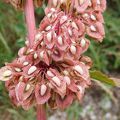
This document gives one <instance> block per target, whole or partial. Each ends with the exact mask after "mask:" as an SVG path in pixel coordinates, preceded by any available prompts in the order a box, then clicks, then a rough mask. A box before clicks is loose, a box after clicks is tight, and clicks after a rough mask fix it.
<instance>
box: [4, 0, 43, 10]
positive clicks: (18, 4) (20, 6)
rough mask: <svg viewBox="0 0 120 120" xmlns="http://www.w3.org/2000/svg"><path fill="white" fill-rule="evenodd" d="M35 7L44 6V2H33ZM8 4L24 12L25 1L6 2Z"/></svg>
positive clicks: (11, 0) (40, 0) (41, 0)
mask: <svg viewBox="0 0 120 120" xmlns="http://www.w3.org/2000/svg"><path fill="white" fill-rule="evenodd" d="M33 1H34V5H35V7H40V6H42V3H43V0H33ZM5 2H6V3H10V4H11V5H12V6H13V7H14V8H15V9H19V10H23V8H24V4H25V0H5Z"/></svg>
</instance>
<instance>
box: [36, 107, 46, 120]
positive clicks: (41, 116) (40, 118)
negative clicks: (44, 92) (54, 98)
mask: <svg viewBox="0 0 120 120" xmlns="http://www.w3.org/2000/svg"><path fill="white" fill-rule="evenodd" d="M37 120H46V111H45V106H44V105H37Z"/></svg>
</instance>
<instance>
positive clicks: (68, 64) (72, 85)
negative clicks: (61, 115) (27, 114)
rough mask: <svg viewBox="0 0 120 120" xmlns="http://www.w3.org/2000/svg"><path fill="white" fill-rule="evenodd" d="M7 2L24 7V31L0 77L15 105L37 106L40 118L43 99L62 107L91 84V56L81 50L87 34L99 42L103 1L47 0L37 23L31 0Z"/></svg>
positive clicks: (85, 42) (43, 117)
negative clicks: (19, 45) (22, 41)
mask: <svg viewBox="0 0 120 120" xmlns="http://www.w3.org/2000/svg"><path fill="white" fill-rule="evenodd" d="M8 2H10V3H12V4H13V5H14V6H15V7H16V8H22V9H23V10H24V11H25V17H26V25H27V28H28V36H27V40H26V42H25V43H26V45H25V46H24V47H23V48H21V49H20V50H19V51H18V57H17V58H16V59H15V60H14V61H13V62H12V63H6V65H5V67H3V68H1V70H0V80H2V81H5V86H6V88H7V90H8V92H9V96H10V98H11V100H12V102H13V103H14V104H15V105H16V106H22V107H23V108H24V109H25V110H28V109H29V108H30V107H31V106H37V108H38V109H37V110H38V111H37V112H38V120H45V119H46V117H45V112H44V111H43V108H42V107H43V105H45V104H47V103H48V104H49V106H50V107H51V108H53V109H56V108H61V109H64V108H66V107H68V106H69V105H70V104H72V102H73V101H74V100H76V99H77V100H79V101H81V100H82V98H83V95H84V92H85V89H86V88H88V87H89V86H90V85H91V81H90V75H89V69H90V68H91V65H92V61H91V59H90V58H89V57H88V56H84V52H85V51H87V49H88V48H89V45H90V40H89V39H88V38H93V39H94V40H96V41H99V42H102V40H103V38H104V36H105V32H104V26H103V24H104V19H103V16H102V13H103V12H104V10H105V9H106V1H105V0H49V1H48V6H47V7H46V8H45V17H44V18H43V20H42V21H41V23H40V25H39V28H37V29H36V28H35V17H34V6H33V0H26V1H23V0H22V1H20V0H9V1H8ZM36 2H37V5H38V1H37V0H34V4H35V3H36ZM18 3H19V4H18ZM39 3H40V4H39V5H40V6H41V5H42V0H41V1H39ZM35 5H36V4H35ZM39 114H41V115H40V116H39Z"/></svg>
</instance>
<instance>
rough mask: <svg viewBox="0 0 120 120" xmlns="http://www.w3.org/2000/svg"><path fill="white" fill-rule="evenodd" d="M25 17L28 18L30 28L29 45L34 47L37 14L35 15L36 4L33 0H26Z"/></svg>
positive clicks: (27, 23) (28, 27) (28, 28)
mask: <svg viewBox="0 0 120 120" xmlns="http://www.w3.org/2000/svg"><path fill="white" fill-rule="evenodd" d="M25 1H26V3H25V18H26V25H27V30H28V39H29V45H30V47H32V44H33V42H34V37H35V30H36V26H35V15H34V5H33V0H25Z"/></svg>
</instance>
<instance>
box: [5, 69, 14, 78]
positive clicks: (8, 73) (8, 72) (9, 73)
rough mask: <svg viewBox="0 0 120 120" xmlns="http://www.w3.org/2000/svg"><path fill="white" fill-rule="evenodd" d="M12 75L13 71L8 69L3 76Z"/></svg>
mask: <svg viewBox="0 0 120 120" xmlns="http://www.w3.org/2000/svg"><path fill="white" fill-rule="evenodd" d="M11 75H12V72H11V71H10V70H6V71H5V72H4V73H3V76H4V77H9V76H11Z"/></svg>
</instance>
